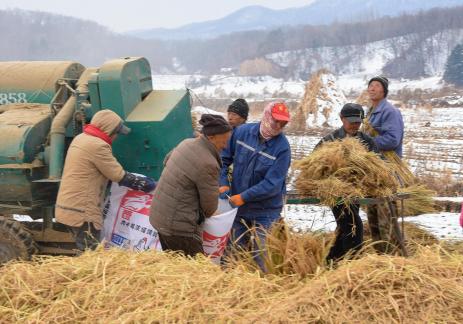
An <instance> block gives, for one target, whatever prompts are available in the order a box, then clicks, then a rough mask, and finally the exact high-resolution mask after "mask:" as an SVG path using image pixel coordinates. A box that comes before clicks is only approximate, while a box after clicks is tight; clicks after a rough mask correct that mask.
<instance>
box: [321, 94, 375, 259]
mask: <svg viewBox="0 0 463 324" xmlns="http://www.w3.org/2000/svg"><path fill="white" fill-rule="evenodd" d="M340 117H341V121H342V127H341V128H339V129H337V130H335V131H334V132H333V133H331V134H329V135H327V136H325V137H323V139H322V140H321V141H320V142H319V143H318V144H317V145H316V146H315V149H317V148H318V147H320V146H321V145H323V143H325V142H332V141H335V140H341V139H343V138H346V137H356V138H357V139H358V140H359V141H360V142H361V143H362V144H363V145H365V147H366V148H367V149H368V150H369V151H373V152H375V153H379V151H378V148H377V147H376V144H375V142H374V141H373V139H372V138H371V137H370V136H368V135H366V134H365V133H362V132H360V131H359V128H360V125H361V124H362V120H363V117H364V112H363V108H362V106H360V105H358V104H354V103H347V104H345V105H344V107H342V109H341V113H340ZM359 209H360V205H359V204H350V205H349V206H346V205H344V204H339V205H336V206H334V207H333V208H332V211H333V214H334V218H335V219H336V239H335V241H334V244H333V246H332V247H331V249H330V251H329V253H328V255H327V257H326V260H327V262H332V261H337V260H339V259H341V258H342V257H344V256H345V255H346V253H348V252H349V251H352V252H356V251H358V250H359V249H360V248H361V246H362V243H363V223H362V219H361V218H360V216H359Z"/></svg>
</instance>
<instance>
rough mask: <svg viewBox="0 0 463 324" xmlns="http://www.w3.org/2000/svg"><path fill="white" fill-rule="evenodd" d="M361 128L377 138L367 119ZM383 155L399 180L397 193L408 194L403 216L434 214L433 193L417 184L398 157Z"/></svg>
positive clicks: (391, 152)
mask: <svg viewBox="0 0 463 324" xmlns="http://www.w3.org/2000/svg"><path fill="white" fill-rule="evenodd" d="M363 128H364V131H365V132H366V133H367V134H370V135H371V136H373V137H375V136H378V132H377V131H376V130H375V129H374V128H373V127H372V126H371V124H370V123H369V122H368V120H367V119H364V121H363ZM383 155H384V156H385V157H386V159H387V160H388V161H389V162H391V163H390V166H391V168H392V169H393V170H394V172H395V174H396V175H397V176H398V177H399V178H400V182H401V188H400V189H399V190H398V191H399V192H403V193H409V194H410V198H409V199H407V200H406V201H405V202H404V215H406V216H415V215H420V214H426V213H432V212H435V211H436V205H435V203H434V200H433V199H432V197H433V196H435V195H436V193H435V191H433V190H430V189H428V188H426V186H424V185H421V184H419V180H418V178H416V177H415V175H414V174H413V173H412V172H411V171H410V168H409V167H408V165H407V163H406V162H405V161H404V160H402V159H401V158H400V157H398V156H397V154H396V153H395V152H394V151H386V152H383Z"/></svg>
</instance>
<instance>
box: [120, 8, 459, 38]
mask: <svg viewBox="0 0 463 324" xmlns="http://www.w3.org/2000/svg"><path fill="white" fill-rule="evenodd" d="M307 2H308V3H309V4H308V5H306V6H303V7H298V8H289V9H282V10H273V9H269V8H266V7H262V6H249V7H244V8H242V9H240V10H238V11H235V12H234V13H232V14H230V15H227V16H225V17H223V18H221V19H216V20H210V21H205V22H198V23H192V24H188V25H184V26H181V27H179V28H174V29H167V28H154V29H143V30H136V31H131V32H128V33H127V34H128V35H131V36H136V37H139V38H144V39H163V40H180V39H196V38H202V39H205V38H214V37H217V36H220V35H224V34H230V33H234V32H240V31H247V30H269V29H273V28H277V27H281V26H296V25H326V24H331V23H333V22H355V21H365V20H372V19H376V18H379V17H383V16H391V17H394V16H398V15H400V14H402V13H416V12H418V11H421V10H427V9H430V8H435V7H440V8H443V7H452V6H458V5H463V0H426V1H423V0H388V1H384V0H369V1H364V0H316V1H310V0H308V1H307Z"/></svg>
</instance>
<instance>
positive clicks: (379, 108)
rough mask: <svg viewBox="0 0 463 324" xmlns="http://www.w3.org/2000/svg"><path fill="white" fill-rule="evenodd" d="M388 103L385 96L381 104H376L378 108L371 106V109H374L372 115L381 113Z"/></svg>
mask: <svg viewBox="0 0 463 324" xmlns="http://www.w3.org/2000/svg"><path fill="white" fill-rule="evenodd" d="M386 104H387V99H386V98H383V99H382V100H381V101H380V102H379V104H378V105H377V106H376V108H373V107H371V109H373V112H372V113H371V114H372V115H373V114H377V113H380V112H381V111H383V110H384V107H385V106H386Z"/></svg>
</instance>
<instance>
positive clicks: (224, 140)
mask: <svg viewBox="0 0 463 324" xmlns="http://www.w3.org/2000/svg"><path fill="white" fill-rule="evenodd" d="M230 136H231V132H226V133H223V134H216V135H210V136H208V138H209V140H210V141H211V142H212V144H214V146H215V147H216V148H217V151H219V152H220V151H222V150H223V149H224V148H226V147H227V144H228V140H229V139H230Z"/></svg>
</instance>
